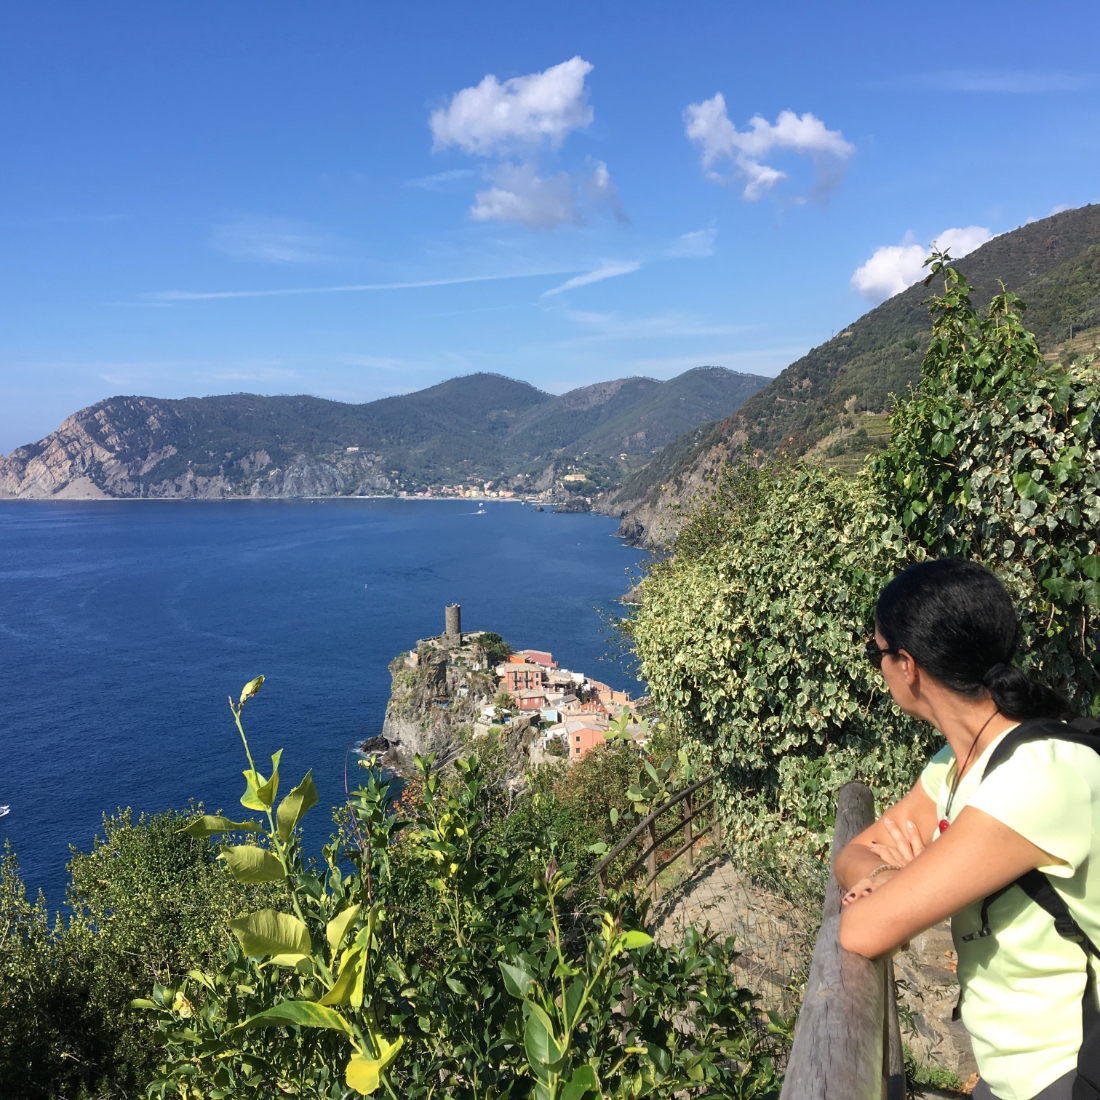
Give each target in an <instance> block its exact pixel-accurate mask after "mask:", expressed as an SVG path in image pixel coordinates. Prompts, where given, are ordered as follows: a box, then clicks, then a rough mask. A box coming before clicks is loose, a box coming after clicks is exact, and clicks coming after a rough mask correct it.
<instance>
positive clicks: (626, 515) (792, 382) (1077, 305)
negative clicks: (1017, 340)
mask: <svg viewBox="0 0 1100 1100" xmlns="http://www.w3.org/2000/svg"><path fill="white" fill-rule="evenodd" d="M955 264H956V266H957V267H958V268H959V269H960V270H961V271H962V272H963V274H965V275H966V277H967V280H968V282H969V283H970V284H971V287H972V289H973V294H972V297H973V300H974V302H975V304H976V305H977V306H978V307H979V308H981V307H984V306H985V305H987V304H988V302H989V300H990V299H991V298H992V297H993V295H994V294H996V293H999V292H1000V289H1001V283H1002V282H1003V283H1004V285H1005V286H1007V288H1008V289H1009V290H1013V291H1015V292H1016V293H1018V294H1019V295H1020V297H1021V298H1022V299H1023V300H1024V302H1025V303H1027V305H1028V310H1027V311H1026V312H1025V314H1024V321H1025V323H1026V324H1028V326H1029V327H1030V328H1033V329H1034V331H1035V332H1036V335H1037V337H1038V338H1039V341H1040V346H1043V347H1050V346H1053V345H1055V344H1058V343H1061V342H1062V341H1063V340H1064V339H1065V338H1066V337H1067V336H1068V335H1071V334H1072V332H1073V331H1074V330H1075V329H1078V330H1079V329H1081V328H1085V327H1090V326H1092V325H1096V324H1100V204H1090V205H1088V206H1083V207H1078V208H1076V209H1074V210H1067V211H1063V212H1061V213H1058V214H1055V215H1052V216H1051V217H1049V218H1044V219H1041V220H1039V221H1036V222H1033V223H1030V224H1028V225H1024V226H1020V227H1018V228H1017V229H1014V230H1010V231H1008V232H1006V233H1003V234H1000V235H999V236H997V237H994V238H993V239H992V240H990V241H988V242H987V243H986V244H984V245H982V246H981V247H980V248H977V249H975V250H974V251H973V252H971V253H969V254H968V255H967V256H965V257H964V258H963V259H961V260H959V261H956V262H955ZM929 294H930V291H929V290H927V289H926V288H925V287H924V286H923V285H921V284H920V283H917V284H915V285H914V286H911V287H909V288H908V289H907V290H904V291H902V292H901V293H900V294H897V295H895V296H894V297H892V298H889V299H887V300H886V301H885V302H883V303H881V304H880V305H878V306H876V307H875V308H874V309H871V310H869V311H868V312H867V313H865V314H863V315H862V316H861V317H859V318H858V319H857V320H855V321H853V322H852V323H851V324H850V325H849V326H848V327H847V328H846V329H844V330H843V331H842V332H840V333H838V334H837V335H836V336H834V337H833V338H832V339H830V340H828V341H826V342H825V343H823V344H820V345H818V346H817V347H815V348H812V349H811V350H810V351H809V352H807V354H806V355H804V356H802V357H801V358H800V359H798V360H796V361H795V362H794V363H792V364H790V366H788V367H787V368H786V369H785V370H783V371H782V372H780V374H779V375H778V376H777V377H776V378H775V379H773V380H772V381H771V382H769V384H768V385H767V386H765V387H763V388H762V389H761V390H759V391H757V392H756V393H755V394H753V395H752V396H750V397H749V398H748V399H746V401H745V402H744V403H743V404H742V405H741V406H739V407H738V409H736V410H735V411H734V412H733V413H731V414H730V415H729V416H728V417H726V418H725V419H723V420H722V421H720V422H719V423H718V424H716V425H715V426H714V428H713V429H712V430H711V431H710V432H709V434H708V435H706V437H705V438H700V439H698V440H697V441H696V442H695V443H694V444H693V445H692V446H691V447H690V448H689V449H687V450H686V452H685V450H684V448H682V447H681V448H680V450H679V453H678V455H677V457H676V459H675V461H669V460H668V456H667V454H665V453H663V452H662V453H658V454H657V455H655V456H654V457H653V459H652V461H651V462H650V463H649V465H648V466H647V468H646V469H645V470H643V471H640V473H639V474H638V476H637V477H636V478H634V479H633V482H632V483H631V482H628V481H627V480H624V482H623V484H622V486H621V487H616V490H614V491H611V492H609V493H607V494H606V495H605V496H604V497H603V498H601V500H600V501H599V502H598V504H597V507H599V508H600V510H601V511H604V512H607V513H608V514H611V515H619V516H621V517H622V519H623V522H622V525H621V527H620V534H622V535H623V536H624V537H626V538H628V539H630V540H631V541H633V542H637V543H640V544H649V545H655V544H659V543H664V542H667V541H668V540H669V538H670V537H671V536H672V535H673V534H674V532H675V528H676V526H677V525H678V523H679V516H680V515H682V513H683V510H684V508H685V507H686V506H687V505H688V504H689V503H690V501H691V499H692V498H693V497H694V495H695V494H696V493H697V492H699V491H700V490H701V489H702V488H703V487H704V486H705V485H706V484H707V482H708V479H709V478H710V477H711V476H712V475H713V473H714V471H716V470H717V469H718V468H719V467H720V466H721V465H722V463H723V462H724V461H726V460H727V459H730V458H732V457H735V456H736V455H738V454H752V453H757V452H760V453H763V454H765V455H766V454H774V453H778V452H783V453H787V454H790V455H792V456H793V457H801V456H804V455H807V454H810V453H813V455H814V457H815V458H816V457H817V456H818V455H819V454H822V455H824V456H827V455H828V451H829V450H830V447H832V448H833V449H841V450H842V449H844V446H843V445H844V443H845V441H848V442H849V443H851V442H853V439H854V437H856V436H857V434H858V433H859V432H860V431H861V430H862V431H863V432H864V436H863V438H864V439H866V440H867V441H868V443H867V444H866V445H862V444H861V445H860V446H855V447H854V448H851V449H849V451H848V453H847V455H846V458H845V464H846V465H848V466H849V467H854V466H855V465H857V464H858V461H859V459H860V456H861V454H865V453H867V451H868V450H870V449H871V448H872V446H873V441H872V436H877V437H878V438H879V439H881V438H882V432H883V430H884V427H883V423H882V422H883V421H884V419H885V414H886V413H887V412H888V410H889V408H890V404H891V394H895V393H904V392H905V391H906V389H907V388H908V387H909V386H910V385H915V384H916V383H917V382H919V380H920V370H921V363H922V361H923V358H924V352H925V349H926V347H927V343H928V334H929V333H930V331H931V319H930V317H929V315H928V312H927V308H926V307H925V306H924V304H923V303H924V301H925V299H926V298H927V297H928V296H929ZM666 450H667V449H666ZM826 460H827V458H826ZM628 486H629V495H627V490H628Z"/></svg>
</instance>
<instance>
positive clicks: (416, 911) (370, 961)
mask: <svg viewBox="0 0 1100 1100" xmlns="http://www.w3.org/2000/svg"><path fill="white" fill-rule="evenodd" d="M262 682H263V680H262V677H258V678H257V679H256V680H253V681H251V682H250V683H249V684H248V685H246V687H245V689H244V691H243V692H242V695H241V698H240V700H239V701H238V702H237V703H233V702H232V700H231V703H230V705H231V707H232V708H233V714H234V719H235V722H236V724H237V727H238V729H239V731H240V734H241V738H242V742H243V744H244V747H245V752H246V755H247V757H248V764H249V767H248V769H246V771H245V773H244V776H245V793H244V795H243V796H242V798H241V801H242V803H243V804H244V805H246V806H247V807H249V808H251V809H254V810H258V811H260V812H261V813H262V814H263V815H264V816H265V818H266V827H265V826H264V824H263V823H262V822H259V821H255V820H250V821H245V822H230V821H227V820H226V819H224V818H221V817H215V816H205V815H204V816H202V817H198V818H196V819H195V821H193V822H192V823H191V824H190V825H189V826H187V828H188V830H189V831H190V832H191V833H192V834H196V835H197V834H202V835H207V834H209V835H217V834H222V833H224V832H225V831H227V830H229V829H235V830H242V829H246V830H250V831H254V832H253V835H254V837H255V839H256V843H253V844H243V845H231V844H225V845H223V847H222V852H221V858H222V859H223V860H224V862H226V863H227V865H228V866H229V868H230V870H231V871H232V872H233V874H234V875H235V876H237V877H238V878H239V879H242V880H245V881H249V880H252V879H256V878H259V879H262V880H263V881H265V882H271V883H277V884H278V886H279V888H280V889H281V890H283V891H285V895H284V897H283V899H282V901H281V902H280V903H278V904H277V906H275V907H272V908H269V909H266V910H262V911H260V912H256V913H251V914H249V915H247V916H243V917H238V918H236V919H234V920H232V921H231V922H230V928H231V929H232V931H233V934H234V936H235V938H236V941H237V942H236V943H235V944H233V945H232V947H231V948H230V949H229V951H228V952H227V954H226V958H225V962H224V964H223V965H222V966H221V968H220V969H217V970H215V971H213V972H208V971H201V970H192V971H191V972H190V973H189V974H188V975H187V976H186V977H185V978H182V979H180V980H175V981H172V982H169V983H165V982H160V983H158V984H156V985H154V988H153V995H152V997H151V998H147V999H142V1000H140V1001H139V1002H137V1003H138V1005H139V1007H141V1008H144V1009H147V1010H150V1011H152V1012H153V1013H154V1014H155V1015H156V1016H157V1017H158V1019H159V1021H160V1036H161V1041H162V1042H163V1044H164V1049H165V1056H166V1060H165V1064H164V1067H163V1071H162V1073H161V1076H160V1077H159V1078H158V1080H156V1081H155V1082H154V1083H153V1085H152V1086H151V1088H150V1092H151V1094H153V1095H158V1096H162V1097H163V1096H168V1095H170V1094H173V1093H178V1094H180V1095H183V1096H185V1097H189V1096H192V1095H195V1096H199V1095H202V1096H209V1097H211V1098H212V1100H218V1098H220V1097H228V1096H238V1095H255V1096H257V1097H259V1096H268V1095H272V1094H276V1093H290V1094H293V1095H298V1096H309V1097H330V1096H332V1097H335V1096H340V1097H343V1096H345V1095H347V1094H348V1093H349V1091H353V1092H357V1093H360V1094H364V1095H365V1094H371V1093H374V1092H377V1091H379V1090H381V1091H384V1092H385V1093H386V1094H387V1095H389V1096H391V1097H397V1096H402V1097H414V1098H416V1097H429V1096H449V1097H456V1098H458V1097H462V1098H466V1097H469V1098H471V1100H473V1098H475V1097H478V1098H480V1097H485V1098H488V1097H517V1098H519V1097H533V1098H537V1100H584V1098H591V1100H595V1098H596V1097H600V1096H614V1097H621V1098H624V1100H625V1098H626V1097H635V1096H639V1097H640V1096H653V1097H672V1096H673V1095H685V1096H706V1097H727V1096H728V1097H735V1096H736V1097H749V1096H758V1097H774V1096H776V1095H777V1092H778V1085H777V1077H776V1074H775V1071H774V1068H773V1065H772V1061H771V1057H770V1053H771V1044H772V1042H773V1039H772V1038H770V1037H769V1034H768V1032H767V1029H766V1028H765V1027H763V1026H762V1025H760V1024H759V1023H758V1022H757V1017H756V1013H755V1011H754V1009H753V1006H752V996H751V994H749V993H748V992H747V991H745V990H743V989H740V988H739V987H738V986H737V985H736V983H735V982H734V981H733V980H732V978H731V976H730V971H731V964H732V962H733V959H734V957H735V954H736V953H735V951H734V948H733V943H732V941H727V943H725V944H724V945H718V944H715V943H713V942H710V941H708V940H707V939H706V938H705V937H703V936H701V935H700V934H698V933H696V932H694V931H693V932H692V933H691V934H690V935H689V937H688V939H687V940H686V941H685V943H684V944H683V946H682V947H680V948H679V949H676V950H670V949H666V948H662V947H659V946H657V945H656V944H654V943H653V942H652V940H651V938H650V937H649V935H648V934H647V933H646V932H645V931H644V930H643V928H642V927H641V924H642V921H643V919H644V915H645V910H644V908H638V907H637V906H636V904H635V902H634V899H633V896H632V895H631V894H629V893H628V894H625V895H621V896H618V895H617V896H615V897H612V898H608V899H604V900H602V901H600V900H595V899H594V901H593V904H592V905H591V906H589V905H581V906H579V907H578V905H577V902H576V901H574V902H573V903H572V905H573V907H572V908H571V909H569V910H566V909H563V906H562V904H561V899H562V896H563V894H564V892H565V891H566V889H567V888H568V887H569V886H570V884H571V883H572V881H573V867H572V865H571V864H569V863H562V864H560V865H559V863H558V860H557V858H556V856H555V854H554V852H553V851H547V850H545V849H542V848H539V847H534V848H533V849H532V850H531V851H530V852H528V853H527V854H526V858H522V857H521V858H517V854H518V853H517V851H516V848H515V846H514V845H510V844H507V843H501V840H502V839H504V837H506V836H507V832H508V828H509V818H508V817H507V816H506V817H504V818H503V819H502V818H500V817H499V816H498V809H497V803H496V802H495V801H494V798H493V796H492V792H491V790H489V789H488V788H487V787H486V786H485V784H484V781H483V778H482V775H481V771H480V764H479V761H478V759H477V757H476V756H475V757H471V758H469V759H465V760H459V761H457V762H456V768H457V772H456V775H455V778H454V779H452V780H444V779H443V778H442V777H441V776H440V775H439V774H437V773H436V772H434V771H433V770H432V766H431V765H432V761H431V759H428V760H423V759H418V761H417V767H418V771H419V780H418V783H417V786H418V790H419V793H420V798H419V801H418V802H417V803H416V804H415V806H410V805H409V803H408V802H405V803H403V806H404V808H405V809H406V810H411V811H413V812H412V813H410V814H409V816H401V817H398V816H397V815H396V814H395V813H394V809H395V806H394V797H393V795H394V790H393V788H391V784H390V783H388V782H386V781H385V780H383V779H382V778H380V777H379V776H378V775H377V774H376V773H374V772H371V773H370V774H369V775H368V778H367V781H366V783H365V784H364V785H362V786H361V787H360V788H358V789H357V790H356V791H355V792H354V793H353V795H352V798H351V803H350V810H351V815H352V816H351V817H350V819H349V820H348V821H347V822H346V824H345V825H344V826H343V827H342V830H341V837H342V838H343V839H342V840H341V839H338V840H336V841H334V842H333V843H332V844H330V845H329V846H327V847H326V848H325V850H324V852H323V857H324V865H325V866H324V869H323V870H320V871H318V870H317V869H315V868H314V867H312V866H307V865H306V864H305V863H304V861H303V859H302V854H301V850H300V847H299V845H298V839H297V833H296V830H297V826H298V822H299V821H300V820H301V817H302V815H303V814H304V813H305V812H307V811H308V810H309V808H310V807H311V806H312V805H313V803H314V802H315V800H316V795H315V793H314V791H313V785H312V782H311V780H310V777H309V775H308V774H307V776H306V778H305V779H304V780H303V781H302V783H301V784H299V786H298V787H296V788H294V790H292V791H291V792H290V793H289V794H288V795H286V797H285V798H284V799H283V800H282V801H281V802H278V803H277V798H278V789H279V774H278V768H279V762H280V754H278V753H276V754H275V756H274V757H273V758H272V773H271V775H270V777H268V776H265V775H263V774H261V773H260V772H259V771H258V770H257V768H256V765H255V762H254V760H253V757H252V753H251V750H250V748H249V745H248V740H247V738H246V737H245V733H244V728H243V725H242V723H241V712H242V710H243V707H244V705H245V704H246V702H247V700H248V699H249V698H250V697H251V696H252V695H254V694H255V693H256V691H258V690H259V688H260V685H261V684H262ZM533 839H534V838H533ZM551 843H552V844H553V842H551ZM532 871H534V873H533V874H532V873H531V872H532ZM425 911H427V912H429V913H430V914H431V916H430V920H429V926H428V928H425V926H424V924H423V921H422V915H423V913H424V912H425Z"/></svg>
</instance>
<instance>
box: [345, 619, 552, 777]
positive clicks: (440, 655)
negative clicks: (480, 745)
mask: <svg viewBox="0 0 1100 1100" xmlns="http://www.w3.org/2000/svg"><path fill="white" fill-rule="evenodd" d="M477 638H478V635H477V634H464V635H462V640H461V642H460V643H458V644H452V643H450V642H448V641H447V640H446V638H434V639H429V640H428V641H426V642H421V643H420V644H419V645H418V647H417V649H416V650H415V651H411V652H409V653H402V654H400V655H399V656H398V657H395V658H394V659H393V661H391V662H390V675H391V676H392V678H393V682H392V687H391V689H390V701H389V703H388V705H387V707H386V718H385V722H384V723H383V726H382V736H381V737H380V738H372V739H371V741H369V742H365V743H364V745H363V749H364V750H365V751H368V752H370V751H377V752H381V753H383V761H382V762H383V763H384V764H385V765H386V766H387V767H390V768H392V769H393V770H394V771H397V772H399V773H400V774H402V775H412V774H414V772H415V768H416V757H417V756H418V755H419V756H427V754H428V753H430V752H434V753H436V767H437V768H441V767H445V766H446V765H447V764H449V763H451V762H452V761H453V760H454V759H455V757H456V756H459V755H460V754H461V753H462V752H463V750H464V749H465V748H466V746H467V745H468V744H469V743H470V742H471V741H472V740H474V739H476V738H477V737H478V736H483V735H484V733H485V727H484V725H483V722H482V718H481V710H482V708H483V707H486V706H488V705H489V704H490V703H492V701H493V696H494V694H495V692H496V677H495V675H494V673H493V671H492V669H491V668H489V667H488V665H489V660H488V655H487V654H486V652H485V651H484V650H483V649H482V648H481V647H480V646H479V645H478V643H477ZM494 728H495V729H497V735H498V736H499V738H500V741H501V745H502V746H503V748H504V750H505V756H506V758H507V760H506V768H505V771H506V779H508V780H514V779H518V778H519V777H521V776H522V775H523V772H524V768H525V766H526V763H527V760H528V756H529V752H528V750H529V748H530V742H531V739H532V731H531V722H530V720H529V719H527V718H515V719H513V720H512V722H511V723H510V724H509V725H507V726H503V727H494Z"/></svg>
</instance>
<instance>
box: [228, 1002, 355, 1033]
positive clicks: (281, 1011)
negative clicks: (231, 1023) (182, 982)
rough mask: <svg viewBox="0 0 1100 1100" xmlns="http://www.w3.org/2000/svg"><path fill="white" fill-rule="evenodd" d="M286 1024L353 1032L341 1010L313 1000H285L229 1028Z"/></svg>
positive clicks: (238, 1028)
mask: <svg viewBox="0 0 1100 1100" xmlns="http://www.w3.org/2000/svg"><path fill="white" fill-rule="evenodd" d="M286 1024H296V1025H297V1026H298V1027H324V1028H328V1029H329V1030H331V1031H341V1032H343V1033H344V1034H345V1035H351V1034H352V1030H351V1027H350V1026H349V1025H348V1022H347V1020H345V1019H344V1017H343V1016H341V1015H340V1013H339V1012H334V1011H333V1010H332V1009H331V1008H326V1007H325V1006H324V1005H319V1004H315V1003H314V1002H313V1001H283V1002H282V1003H281V1004H277V1005H275V1006H273V1007H272V1008H265V1009H264V1010H263V1012H257V1013H256V1015H255V1016H250V1017H249V1018H248V1019H247V1020H244V1021H242V1022H241V1023H239V1024H237V1026H236V1027H233V1028H230V1029H229V1030H230V1031H231V1032H232V1031H242V1030H244V1029H245V1028H252V1027H281V1026H284V1025H286Z"/></svg>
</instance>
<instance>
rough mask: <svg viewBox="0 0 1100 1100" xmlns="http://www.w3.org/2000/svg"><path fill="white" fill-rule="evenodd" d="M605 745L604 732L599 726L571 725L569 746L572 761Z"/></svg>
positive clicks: (568, 739) (568, 736)
mask: <svg viewBox="0 0 1100 1100" xmlns="http://www.w3.org/2000/svg"><path fill="white" fill-rule="evenodd" d="M603 743H604V731H603V730H602V729H600V728H599V727H597V726H588V725H574V723H572V722H570V723H569V733H568V734H567V744H568V746H569V758H570V760H576V759H577V757H579V756H583V755H584V754H585V753H586V752H589V751H590V750H591V749H594V748H595V747H596V746H597V745H602V744H603Z"/></svg>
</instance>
